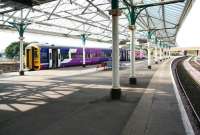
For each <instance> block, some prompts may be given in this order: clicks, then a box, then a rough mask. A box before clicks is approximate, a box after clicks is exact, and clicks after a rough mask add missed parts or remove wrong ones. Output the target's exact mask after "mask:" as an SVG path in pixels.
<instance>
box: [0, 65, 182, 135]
mask: <svg viewBox="0 0 200 135" xmlns="http://www.w3.org/2000/svg"><path fill="white" fill-rule="evenodd" d="M146 65H147V63H146V61H145V62H139V63H137V66H136V71H137V73H136V76H137V79H138V84H137V85H129V84H128V75H129V70H128V69H123V70H121V71H120V74H121V88H122V90H123V97H122V99H121V100H120V101H112V100H110V99H109V93H110V88H111V82H112V78H111V71H96V69H95V68H94V67H87V68H86V69H82V68H81V69H82V70H80V67H76V68H68V69H62V70H47V71H37V72H29V73H26V76H18V75H17V73H16V74H15V73H11V74H3V75H1V76H0V89H1V91H0V117H1V119H0V123H1V126H0V135H1V134H2V135H5V134H6V135H27V134H28V135H36V134H37V135H66V134H70V135H82V134H86V135H89V134H95V135H121V134H122V133H123V134H124V133H126V132H127V131H128V132H129V131H131V132H129V133H134V135H137V134H138V135H143V134H145V135H160V134H162V135H171V134H173V135H174V134H176V135H179V134H180V135H184V134H185V133H184V128H183V124H182V121H181V117H180V112H179V109H178V106H177V101H176V98H175V94H174V92H173V86H172V83H171V78H170V74H169V62H165V63H164V64H158V65H153V66H152V70H148V69H147V66H146ZM163 75H165V76H163ZM132 131H133V132H132ZM126 135H129V134H126Z"/></svg>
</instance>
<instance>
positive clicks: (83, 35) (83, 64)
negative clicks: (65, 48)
mask: <svg viewBox="0 0 200 135" xmlns="http://www.w3.org/2000/svg"><path fill="white" fill-rule="evenodd" d="M81 39H82V43H83V47H82V48H83V63H82V66H83V67H86V63H85V43H86V35H85V34H82V35H81Z"/></svg>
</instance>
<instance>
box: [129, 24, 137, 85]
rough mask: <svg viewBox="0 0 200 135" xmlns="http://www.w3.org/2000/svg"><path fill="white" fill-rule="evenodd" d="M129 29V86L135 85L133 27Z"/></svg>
mask: <svg viewBox="0 0 200 135" xmlns="http://www.w3.org/2000/svg"><path fill="white" fill-rule="evenodd" d="M129 29H130V31H131V44H130V60H131V66H130V77H129V83H130V84H136V78H135V45H134V44H135V43H134V41H135V26H134V25H132V26H129Z"/></svg>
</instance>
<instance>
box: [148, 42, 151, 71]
mask: <svg viewBox="0 0 200 135" xmlns="http://www.w3.org/2000/svg"><path fill="white" fill-rule="evenodd" d="M147 51H148V69H151V43H150V40H148V48H147Z"/></svg>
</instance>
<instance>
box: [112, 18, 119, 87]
mask: <svg viewBox="0 0 200 135" xmlns="http://www.w3.org/2000/svg"><path fill="white" fill-rule="evenodd" d="M112 27H113V31H112V34H113V46H112V50H113V51H112V69H113V70H112V73H113V82H112V87H113V89H119V88H120V83H119V78H120V77H119V42H118V16H113V26H112Z"/></svg>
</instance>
